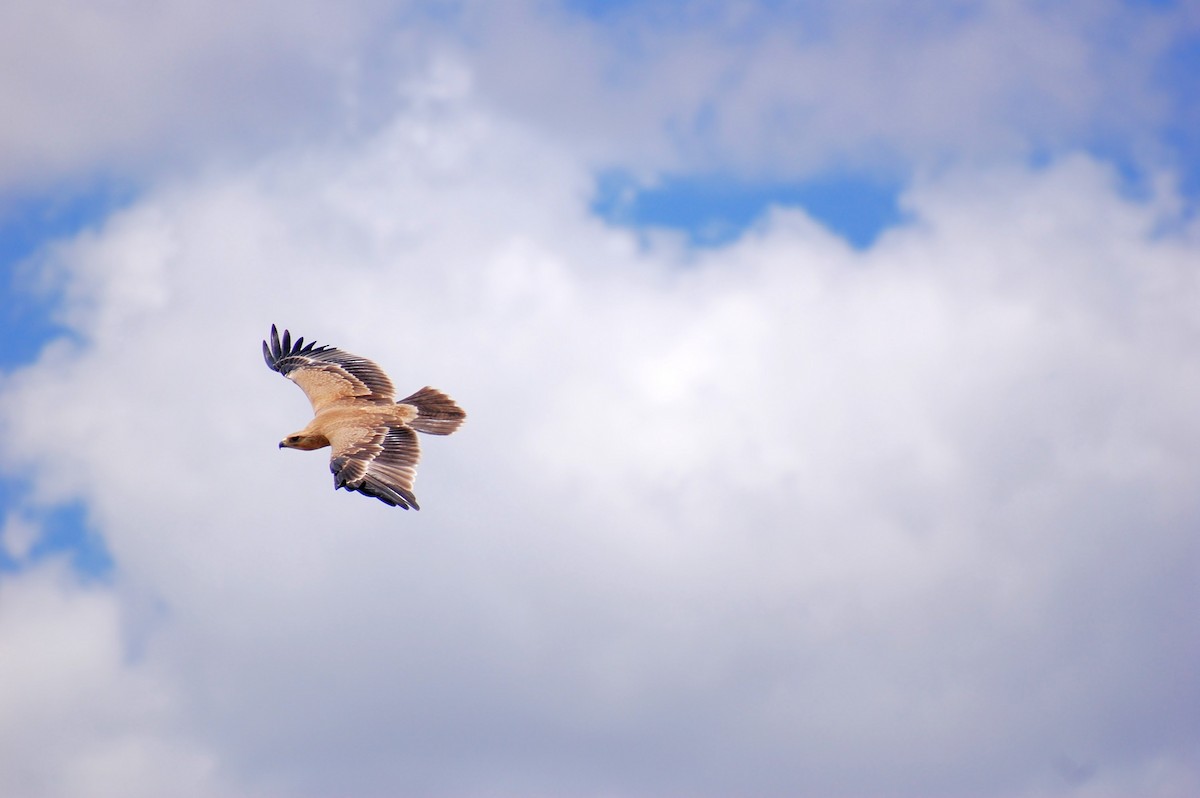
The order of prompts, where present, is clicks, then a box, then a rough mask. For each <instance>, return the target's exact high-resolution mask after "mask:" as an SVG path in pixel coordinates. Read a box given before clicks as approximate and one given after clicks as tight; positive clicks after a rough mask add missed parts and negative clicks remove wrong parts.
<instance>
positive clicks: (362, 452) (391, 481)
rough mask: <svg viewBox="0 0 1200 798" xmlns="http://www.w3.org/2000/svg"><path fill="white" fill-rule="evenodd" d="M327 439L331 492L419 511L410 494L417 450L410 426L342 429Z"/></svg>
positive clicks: (417, 455)
mask: <svg viewBox="0 0 1200 798" xmlns="http://www.w3.org/2000/svg"><path fill="white" fill-rule="evenodd" d="M331 437H332V440H331V441H330V443H331V445H332V447H333V452H332V453H331V454H330V457H329V470H330V471H332V472H333V487H334V490H336V489H338V488H345V489H346V490H356V491H358V492H359V493H362V494H365V495H367V496H374V497H375V498H376V499H379V500H380V501H381V502H383V503H384V504H389V505H391V506H392V507H403V508H404V509H406V510H407V509H408V508H409V507H412V508H413V509H414V510H420V509H421V508H420V507H419V506H418V505H417V497H416V496H415V495H413V491H412V487H413V480H415V479H416V478H417V460H419V459H420V458H421V447H420V445H419V444H418V443H417V433H416V432H415V431H414V430H413V429H412V428H411V427H407V426H384V425H380V426H378V427H358V428H352V429H345V428H343V429H342V430H339V431H338V432H337V433H335V434H334V435H332V436H331Z"/></svg>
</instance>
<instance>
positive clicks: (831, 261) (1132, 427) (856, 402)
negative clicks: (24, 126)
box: [0, 6, 1200, 798]
mask: <svg viewBox="0 0 1200 798" xmlns="http://www.w3.org/2000/svg"><path fill="white" fill-rule="evenodd" d="M467 7H468V6H464V8H467ZM464 13H466V12H464ZM472 13H475V14H480V15H486V14H488V13H490V12H484V11H480V10H479V9H475V10H474V11H473V12H472ZM830 13H831V14H832V12H830ZM989 13H993V12H989ZM994 13H1001V12H1000V11H994ZM839 19H840V17H838V18H834V19H831V20H826V23H827V24H829V25H835V24H842V23H840V22H839V21H838V20H839ZM464 24H465V23H464ZM573 24H578V25H590V24H596V23H594V22H583V21H577V22H576V23H573ZM962 24H966V23H962ZM495 35H497V36H499V33H497V34H495ZM863 35H867V34H863ZM966 49H970V48H966ZM1068 55H1069V54H1068ZM1063 57H1064V58H1065V57H1066V56H1063ZM433 63H434V66H433V67H432V68H431V69H430V70H428V71H426V72H424V73H421V75H419V76H417V77H412V78H411V79H407V80H406V81H404V82H402V84H403V85H402V87H401V90H399V92H398V93H397V95H396V97H397V98H398V99H397V101H396V104H395V109H394V110H393V112H391V113H390V115H389V116H388V118H387V120H386V122H385V121H380V122H379V123H378V124H377V125H374V126H373V127H372V129H371V130H370V131H369V132H361V133H360V134H358V135H355V136H352V137H350V138H349V140H334V141H328V140H323V141H321V142H319V143H313V144H294V143H293V144H292V145H290V146H287V147H280V148H279V149H277V150H276V151H274V152H270V153H265V154H261V155H259V156H257V157H255V158H253V159H251V160H250V161H249V162H244V163H243V164H242V165H241V166H239V167H238V168H219V167H214V168H211V169H209V170H206V171H205V172H204V173H203V174H202V175H199V176H197V175H195V174H191V175H189V176H180V175H176V176H175V177H172V178H162V179H160V180H158V181H156V182H155V183H154V184H153V185H150V186H148V187H147V188H146V189H145V190H144V191H143V192H141V193H140V195H139V196H138V198H137V199H136V200H135V201H133V202H131V203H130V204H129V205H128V206H127V207H125V208H123V209H122V210H120V211H118V212H116V213H113V214H112V215H110V216H109V217H108V218H106V219H104V220H102V222H100V223H98V224H97V225H95V226H94V228H92V229H89V230H87V231H85V232H82V233H80V234H78V235H76V236H73V237H70V238H68V239H64V240H61V241H58V242H54V243H51V244H47V245H46V246H44V247H42V248H41V249H40V250H39V252H38V253H37V254H36V255H35V256H34V258H33V259H32V260H31V261H30V263H28V264H27V268H28V269H30V270H32V271H33V272H35V273H37V274H38V275H40V276H41V279H43V280H45V281H46V284H47V285H48V286H50V287H51V289H52V290H53V291H54V292H55V295H56V296H57V297H58V298H59V301H58V302H57V310H56V312H57V313H58V314H59V320H60V322H61V323H62V325H63V327H64V329H65V330H67V331H68V334H67V335H64V336H63V337H61V338H59V339H57V340H55V341H52V342H51V343H50V344H48V345H47V346H46V347H45V349H44V350H43V351H42V353H41V355H40V357H39V358H38V360H37V361H36V362H35V363H32V364H30V365H28V366H27V367H24V368H22V369H19V370H14V371H11V372H10V373H7V374H5V375H4V376H3V378H2V379H0V433H2V435H3V440H4V445H3V447H2V448H0V464H2V465H3V466H4V468H5V470H6V472H7V473H9V474H12V475H16V476H18V477H19V479H20V482H21V484H22V485H23V486H24V488H23V492H22V494H21V499H20V501H19V502H17V503H16V504H15V505H14V507H13V508H12V509H11V510H10V511H9V513H8V515H7V518H6V519H5V521H4V524H3V526H2V527H0V529H2V531H3V532H2V537H0V544H2V550H3V551H4V552H6V556H7V557H9V558H10V559H11V560H14V561H19V562H22V563H24V566H23V567H22V568H21V569H18V570H15V571H12V572H8V573H4V574H0V710H2V711H0V740H4V741H5V744H4V745H2V746H0V793H3V794H5V795H14V796H28V797H29V798H39V797H40V796H47V797H49V796H68V795H118V794H119V795H123V796H157V795H164V794H172V795H196V796H227V795H241V796H260V795H261V796H281V795H287V796H313V797H314V798H317V797H321V796H332V795H343V794H353V795H365V796H370V795H378V796H385V795H430V796H458V795H463V796H467V795H513V796H516V795H530V794H537V795H561V796H596V795H625V796H660V795H711V796H729V795H746V794H751V795H779V796H785V795H801V794H803V795H821V796H831V797H832V796H858V795H881V796H883V795H886V796H962V795H978V796H1012V795H1022V796H1134V795H1139V796H1185V795H1191V794H1194V793H1196V792H1197V791H1200V762H1198V761H1197V758H1196V751H1197V750H1198V749H1200V736H1198V733H1197V729H1196V725H1195V718H1196V717H1197V715H1198V714H1200V689H1198V688H1197V685H1196V681H1195V679H1194V678H1193V674H1194V673H1195V671H1196V668H1197V667H1198V666H1200V644H1198V643H1197V638H1196V636H1195V634H1194V626H1195V623H1194V617H1195V611H1196V609H1197V607H1198V606H1200V589H1198V587H1197V580H1196V569H1197V563H1198V561H1200V552H1198V551H1197V538H1196V535H1195V530H1196V529H1197V526H1198V525H1200V498H1198V496H1200V494H1198V493H1197V491H1196V490H1195V484H1194V483H1195V476H1196V474H1198V473H1200V417H1197V415H1196V411H1195V408H1196V407H1200V360H1197V357H1196V351H1197V347H1196V344H1197V341H1198V340H1200V317H1198V316H1197V314H1196V308H1197V307H1198V305H1200V280H1198V277H1197V271H1196V253H1197V250H1198V247H1200V228H1198V227H1197V224H1196V221H1195V218H1194V216H1190V215H1189V214H1188V213H1186V212H1183V211H1181V204H1180V201H1179V197H1178V196H1177V195H1176V194H1175V192H1174V190H1173V189H1172V187H1171V185H1170V181H1169V180H1164V181H1162V182H1161V184H1160V185H1158V186H1157V187H1156V188H1153V189H1152V190H1148V191H1147V192H1145V193H1144V194H1139V195H1138V196H1130V195H1129V193H1128V192H1127V191H1125V190H1124V189H1123V187H1122V183H1121V181H1120V180H1119V177H1118V174H1117V173H1116V170H1114V169H1113V168H1112V167H1111V166H1109V165H1108V164H1106V163H1104V162H1103V161H1101V160H1098V159H1096V158H1095V157H1091V156H1087V155H1084V154H1074V155H1064V156H1062V157H1060V158H1056V159H1054V160H1053V161H1052V162H1050V163H1049V164H1046V165H1043V166H1040V167H1038V168H1030V167H1029V166H1028V165H1026V164H1024V163H1022V162H1020V161H1015V162H1014V161H1003V162H999V161H998V160H996V159H989V163H986V164H980V163H974V164H971V165H964V164H960V165H958V166H956V167H954V168H947V169H937V170H930V171H929V172H928V173H927V175H926V176H925V177H923V178H921V179H919V180H916V181H914V182H913V183H912V185H911V186H910V187H909V188H908V189H907V190H906V192H905V194H904V196H903V199H902V204H903V209H904V215H905V218H906V221H905V223H904V224H903V225H900V226H897V227H895V228H893V229H891V230H888V231H886V232H885V233H884V234H883V235H882V236H880V238H879V239H878V240H877V241H876V242H875V243H874V244H873V245H872V246H871V247H869V248H866V249H862V250H856V249H854V248H851V247H850V246H848V245H847V244H846V243H845V242H844V241H843V240H842V239H840V238H838V237H836V236H834V235H833V234H831V233H830V232H829V231H828V230H827V229H825V228H824V227H822V226H821V225H820V224H818V223H816V222H815V221H813V220H812V219H811V218H809V217H808V216H806V215H805V214H804V213H803V212H802V211H799V210H796V209H785V208H777V209H775V210H773V211H771V212H769V213H768V214H767V215H766V216H764V217H763V218H762V220H761V221H760V223H759V224H758V225H757V226H756V227H755V228H754V229H752V230H750V231H748V232H747V233H746V234H745V235H743V236H741V237H740V238H738V239H737V240H735V241H733V242H731V243H729V244H727V245H724V246H722V247H719V248H711V249H702V250H696V249H693V248H690V247H689V246H687V245H686V243H685V242H684V240H683V238H681V237H677V236H676V235H674V234H671V233H667V232H657V233H656V232H653V231H648V232H647V231H642V233H641V234H637V233H633V232H630V231H627V230H622V229H616V228H613V227H610V226H608V225H606V224H605V223H604V222H603V221H601V220H599V219H597V218H596V217H595V216H594V215H592V214H591V213H590V212H589V201H590V198H591V191H592V187H593V185H594V174H593V173H592V172H591V169H592V168H593V167H594V165H595V155H596V153H595V151H594V150H592V149H590V147H589V145H588V144H587V143H586V142H583V143H581V142H579V141H577V140H575V139H574V138H573V137H572V136H570V135H564V129H563V128H561V127H558V126H556V124H555V123H553V121H552V120H548V119H547V118H544V117H541V116H539V115H538V114H536V113H527V112H526V111H525V110H522V108H521V104H520V103H518V102H516V101H515V100H513V99H512V98H508V99H502V98H503V92H498V90H497V89H496V88H495V87H494V86H492V85H491V84H490V83H489V81H490V80H493V79H497V80H500V79H503V78H504V76H503V75H497V74H490V75H488V74H481V72H480V70H479V68H478V67H477V66H475V67H472V66H471V65H470V64H469V63H468V62H466V61H464V60H463V59H461V58H459V57H457V56H447V57H445V58H442V59H435V60H434V62H433ZM984 71H985V72H988V73H989V75H990V71H989V70H984ZM1089 74H1091V73H1090V72H1089ZM652 78H653V79H655V80H658V79H665V78H663V77H662V73H661V72H655V74H654V75H653V76H652ZM553 79H555V78H553V77H552V76H549V77H547V80H553ZM734 93H735V94H736V93H737V92H734ZM602 94H603V93H602V92H601V95H602ZM603 101H604V99H603V96H601V98H600V100H598V102H601V103H602V102H603ZM881 124H884V123H883V122H881ZM614 135H615V134H614ZM955 135H957V134H955ZM634 149H636V147H634ZM635 160H636V159H635ZM1001 160H1002V159H1001ZM272 322H276V323H278V324H280V325H281V327H282V326H287V327H289V328H290V329H291V330H292V331H293V333H294V334H297V335H304V336H306V337H307V338H316V339H317V340H318V341H319V342H321V343H330V344H334V345H337V346H339V347H343V348H345V349H348V350H350V351H353V352H356V353H359V354H362V355H365V356H368V357H371V358H372V359H374V360H376V361H378V362H379V363H380V364H381V365H382V366H384V368H386V369H387V370H388V371H389V373H390V374H391V375H392V376H393V378H394V381H395V382H396V383H397V387H398V389H399V390H401V391H405V390H408V389H415V388H418V387H420V386H421V385H423V384H431V385H435V386H438V387H441V388H443V389H445V390H447V391H449V392H450V393H452V394H453V395H454V396H455V398H456V399H458V400H459V402H460V403H461V404H462V405H463V406H464V407H465V408H466V410H467V412H468V414H469V418H468V421H467V424H466V425H465V426H464V427H463V428H462V430H460V431H459V432H458V433H456V434H455V435H454V436H452V437H450V438H425V439H424V441H423V442H424V457H423V461H422V464H421V469H420V476H419V479H418V481H417V485H416V492H417V495H418V497H419V498H420V499H421V503H422V507H423V508H424V509H423V510H421V512H419V513H416V512H408V513H404V512H401V511H398V510H395V509H393V508H388V507H385V506H384V505H382V504H381V503H379V502H375V501H372V500H369V499H367V498H365V497H362V496H358V495H350V494H345V493H341V492H339V493H336V494H335V493H334V492H333V491H332V484H331V478H330V475H329V473H328V470H327V466H326V458H325V457H324V455H323V454H322V453H302V452H294V451H279V450H278V449H277V448H276V442H277V441H278V440H279V439H280V437H281V436H282V435H284V434H286V433H287V432H290V431H292V430H294V429H296V428H298V427H300V426H302V425H303V424H304V423H305V421H306V419H307V416H308V415H309V413H310V410H309V407H308V404H307V402H306V400H305V399H304V397H303V395H302V394H301V393H300V392H299V391H298V390H297V389H296V388H295V387H294V386H292V385H290V384H289V383H287V382H286V381H284V380H281V379H279V377H278V376H277V375H275V374H273V373H271V372H270V371H268V370H267V369H266V368H265V367H264V366H263V364H262V360H261V357H260V354H259V346H258V340H259V339H260V338H261V337H262V336H263V335H264V334H265V333H266V331H267V328H268V326H269V324H270V323H272ZM63 504H66V505H73V506H80V507H82V508H84V514H85V517H86V521H87V524H88V525H89V527H90V528H91V529H93V530H95V531H96V533H97V534H99V535H101V536H102V537H103V540H104V541H105V544H106V546H107V548H108V550H109V552H110V553H111V556H112V559H113V562H114V563H115V566H114V569H113V571H112V573H111V574H109V575H107V576H106V577H105V578H102V579H99V580H95V579H93V580H87V581H85V582H83V583H80V580H79V579H78V577H77V576H76V575H74V574H72V572H71V570H70V569H69V568H68V567H67V565H66V563H65V562H63V561H61V560H59V559H57V558H55V557H54V556H50V557H45V558H42V559H39V560H36V561H32V562H31V561H29V558H28V554H29V551H30V548H31V545H32V544H31V540H33V539H34V538H35V537H36V535H37V524H38V519H39V518H40V517H41V515H39V513H40V508H44V507H49V506H56V505H63Z"/></svg>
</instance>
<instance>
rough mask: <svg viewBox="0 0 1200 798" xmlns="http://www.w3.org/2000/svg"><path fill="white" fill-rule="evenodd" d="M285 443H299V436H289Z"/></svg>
mask: <svg viewBox="0 0 1200 798" xmlns="http://www.w3.org/2000/svg"><path fill="white" fill-rule="evenodd" d="M287 442H288V443H299V442H300V436H299V435H292V436H289V437H288V441H287Z"/></svg>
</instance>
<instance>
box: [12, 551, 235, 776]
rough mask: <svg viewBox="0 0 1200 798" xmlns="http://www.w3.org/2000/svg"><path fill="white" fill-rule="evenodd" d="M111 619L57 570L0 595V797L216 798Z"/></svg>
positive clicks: (105, 595)
mask: <svg viewBox="0 0 1200 798" xmlns="http://www.w3.org/2000/svg"><path fill="white" fill-rule="evenodd" d="M121 614H122V607H121V602H120V601H118V600H117V597H115V596H114V595H113V594H112V593H111V592H110V591H108V590H104V589H100V588H90V589H85V588H80V587H78V586H77V585H75V584H74V579H73V578H72V576H71V574H70V573H69V569H67V568H66V567H65V566H64V564H63V563H61V562H54V561H51V562H49V563H44V564H42V565H39V566H37V567H35V568H34V569H32V570H29V571H25V572H22V573H21V574H19V575H16V576H6V577H5V579H4V582H3V583H0V678H2V679H3V684H4V686H3V688H2V689H0V741H2V743H3V744H2V745H0V748H2V749H3V752H4V753H3V755H0V763H2V765H3V771H4V776H3V777H2V779H0V781H2V783H3V789H4V792H5V794H6V795H12V796H21V798H36V797H37V796H58V795H95V796H100V795H129V796H153V795H162V794H164V793H165V792H169V793H170V794H172V795H214V794H219V792H220V784H219V782H218V781H217V780H216V778H215V776H216V774H215V765H216V762H215V759H214V758H213V757H212V756H211V755H209V754H208V753H207V752H205V751H204V750H203V749H202V748H199V747H197V746H195V745H194V744H192V743H190V742H188V741H187V740H186V739H183V738H180V737H179V735H178V734H177V733H176V729H175V728H173V724H174V721H175V713H174V707H173V706H172V700H171V695H170V690H169V688H168V687H167V685H166V684H164V683H163V681H162V680H161V679H159V678H158V676H157V675H156V674H155V673H154V669H153V667H152V666H147V665H146V664H145V663H143V662H140V661H138V660H137V659H136V658H131V657H130V656H129V654H128V653H127V652H125V651H124V650H123V648H124V646H123V637H124V636H123V634H122V623H121Z"/></svg>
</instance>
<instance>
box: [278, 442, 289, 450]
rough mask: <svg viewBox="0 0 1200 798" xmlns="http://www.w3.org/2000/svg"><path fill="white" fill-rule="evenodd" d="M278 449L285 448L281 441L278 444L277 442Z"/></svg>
mask: <svg viewBox="0 0 1200 798" xmlns="http://www.w3.org/2000/svg"><path fill="white" fill-rule="evenodd" d="M279 448H280V449H286V448H287V447H286V446H284V445H283V441H280V442H279Z"/></svg>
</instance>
